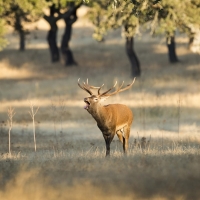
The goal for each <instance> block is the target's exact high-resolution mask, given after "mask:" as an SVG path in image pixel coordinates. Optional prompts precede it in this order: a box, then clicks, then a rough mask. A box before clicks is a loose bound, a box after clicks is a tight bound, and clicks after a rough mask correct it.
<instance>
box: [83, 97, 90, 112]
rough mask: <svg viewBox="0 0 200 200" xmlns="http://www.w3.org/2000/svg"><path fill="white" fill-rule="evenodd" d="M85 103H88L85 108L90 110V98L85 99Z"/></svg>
mask: <svg viewBox="0 0 200 200" xmlns="http://www.w3.org/2000/svg"><path fill="white" fill-rule="evenodd" d="M84 102H85V103H86V105H85V106H84V109H86V110H88V108H89V106H90V102H89V101H88V98H84Z"/></svg>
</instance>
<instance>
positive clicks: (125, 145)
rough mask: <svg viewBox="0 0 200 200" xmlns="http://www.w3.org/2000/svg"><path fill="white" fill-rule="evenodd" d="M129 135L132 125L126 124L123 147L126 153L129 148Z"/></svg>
mask: <svg viewBox="0 0 200 200" xmlns="http://www.w3.org/2000/svg"><path fill="white" fill-rule="evenodd" d="M129 136H130V127H129V126H125V127H124V136H123V149H124V153H127V150H128V140H129Z"/></svg>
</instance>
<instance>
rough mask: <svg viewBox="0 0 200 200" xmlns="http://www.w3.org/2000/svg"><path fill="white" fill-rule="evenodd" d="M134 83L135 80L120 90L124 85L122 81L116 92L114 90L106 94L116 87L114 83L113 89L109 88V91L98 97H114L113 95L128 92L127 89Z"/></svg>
mask: <svg viewBox="0 0 200 200" xmlns="http://www.w3.org/2000/svg"><path fill="white" fill-rule="evenodd" d="M134 82H135V78H134V79H133V81H132V83H130V84H128V85H127V86H126V87H124V88H122V87H123V85H124V81H123V82H122V84H121V85H120V87H119V88H118V89H117V90H115V91H114V92H111V93H108V92H110V91H111V90H112V89H113V88H115V87H116V85H117V81H116V82H115V84H114V86H113V87H111V88H110V89H109V90H107V91H106V92H104V93H102V94H100V96H107V97H109V96H111V95H114V94H117V93H119V92H122V91H125V90H128V89H129V88H131V86H132V85H133V83H134ZM100 89H101V88H100ZM100 89H99V90H100Z"/></svg>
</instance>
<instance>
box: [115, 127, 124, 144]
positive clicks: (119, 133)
mask: <svg viewBox="0 0 200 200" xmlns="http://www.w3.org/2000/svg"><path fill="white" fill-rule="evenodd" d="M116 134H117V136H118V138H119V140H120V141H121V143H122V144H123V131H122V130H121V129H120V130H118V131H117V132H116Z"/></svg>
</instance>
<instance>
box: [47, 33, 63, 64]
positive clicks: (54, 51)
mask: <svg viewBox="0 0 200 200" xmlns="http://www.w3.org/2000/svg"><path fill="white" fill-rule="evenodd" d="M56 40H57V30H56V31H52V30H50V31H49V32H48V35H47V41H48V43H49V49H50V53H51V61H52V62H58V61H59V59H60V55H59V50H58V46H57V43H56Z"/></svg>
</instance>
